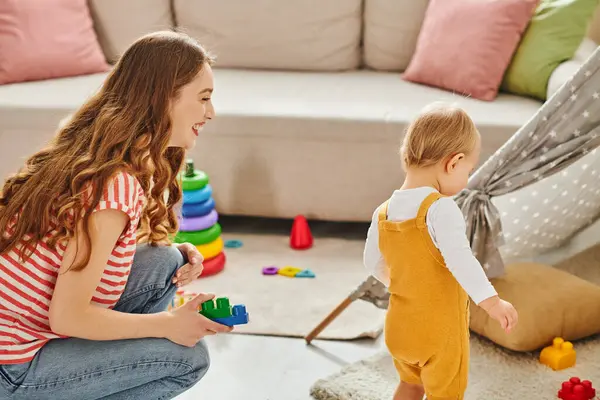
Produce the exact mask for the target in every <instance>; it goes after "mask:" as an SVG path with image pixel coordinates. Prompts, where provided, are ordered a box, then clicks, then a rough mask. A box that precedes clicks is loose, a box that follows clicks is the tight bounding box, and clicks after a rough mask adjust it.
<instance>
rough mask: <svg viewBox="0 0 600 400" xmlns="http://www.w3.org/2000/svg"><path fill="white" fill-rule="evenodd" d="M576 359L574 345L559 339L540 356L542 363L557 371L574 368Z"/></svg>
mask: <svg viewBox="0 0 600 400" xmlns="http://www.w3.org/2000/svg"><path fill="white" fill-rule="evenodd" d="M576 358H577V354H576V353H575V350H574V349H573V343H571V342H565V341H564V339H562V338H559V337H557V338H555V339H554V340H553V341H552V346H548V347H545V348H544V349H543V350H542V352H541V354H540V362H541V363H542V364H544V365H547V366H548V367H550V368H552V369H553V370H555V371H558V370H561V369H565V368H570V367H572V366H574V365H575V360H576Z"/></svg>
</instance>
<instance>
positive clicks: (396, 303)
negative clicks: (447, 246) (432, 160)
mask: <svg viewBox="0 0 600 400" xmlns="http://www.w3.org/2000/svg"><path fill="white" fill-rule="evenodd" d="M440 197H442V196H441V195H440V194H439V193H432V194H430V195H429V196H427V198H426V199H425V200H424V201H423V203H422V204H421V206H420V208H419V212H418V214H417V217H416V218H414V219H410V220H406V221H401V222H394V221H388V220H387V203H388V202H387V201H386V202H385V203H384V204H383V206H382V207H381V209H380V212H379V218H378V220H379V221H378V228H379V248H380V251H381V254H382V256H383V258H384V260H385V263H386V265H387V267H388V272H389V277H390V286H389V292H390V303H389V307H388V311H387V316H386V321H385V342H386V345H387V348H388V350H389V351H390V353H391V355H392V356H393V358H394V364H395V366H396V369H397V370H398V374H399V375H400V379H401V380H402V381H405V382H408V383H420V384H423V386H424V387H425V393H426V394H427V399H428V400H441V399H444V400H446V399H448V400H449V399H459V400H460V399H463V396H464V392H465V389H466V386H467V377H468V370H469V297H468V295H467V294H466V292H465V291H464V289H463V288H462V287H461V286H460V285H459V284H458V282H457V281H456V279H455V278H454V277H453V275H452V273H451V272H450V271H449V270H448V268H446V265H445V263H444V259H443V257H442V254H441V253H440V251H439V250H438V249H437V247H436V246H435V244H434V243H433V241H432V239H431V237H430V235H429V231H428V230H427V224H426V217H427V211H428V210H429V207H430V206H431V204H433V203H434V202H435V201H436V200H438V199H439V198H440Z"/></svg>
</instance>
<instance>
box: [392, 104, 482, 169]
mask: <svg viewBox="0 0 600 400" xmlns="http://www.w3.org/2000/svg"><path fill="white" fill-rule="evenodd" d="M478 136H479V132H478V131H477V128H476V127H475V124H474V123H473V120H472V119H471V117H469V115H468V114H467V113H466V112H465V111H464V110H463V109H462V108H460V107H458V106H456V105H454V104H447V103H439V102H436V103H432V104H430V105H429V106H427V107H425V108H424V109H423V111H422V112H421V113H420V114H419V116H418V117H417V118H415V120H414V121H413V122H412V123H411V124H410V125H409V127H408V129H407V130H406V135H405V136H404V140H403V141H402V146H401V147H400V156H401V157H402V163H403V165H404V168H409V167H429V166H431V165H435V164H437V163H438V162H440V161H442V160H443V159H445V158H446V157H450V156H452V155H454V154H458V153H465V154H469V153H470V152H471V151H473V149H474V148H475V145H476V143H477V137H478Z"/></svg>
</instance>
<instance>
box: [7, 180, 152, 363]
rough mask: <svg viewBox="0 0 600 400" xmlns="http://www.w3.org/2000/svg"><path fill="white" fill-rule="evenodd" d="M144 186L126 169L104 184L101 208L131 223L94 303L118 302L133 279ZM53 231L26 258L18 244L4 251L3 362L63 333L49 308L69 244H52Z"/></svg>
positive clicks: (28, 354)
mask: <svg viewBox="0 0 600 400" xmlns="http://www.w3.org/2000/svg"><path fill="white" fill-rule="evenodd" d="M145 200H146V198H145V196H144V192H143V190H142V188H141V186H140V184H139V182H138V181H137V179H136V178H134V177H133V176H132V175H130V174H128V173H125V172H120V173H118V174H117V175H115V176H114V178H112V179H110V180H109V181H108V183H107V185H106V187H105V188H104V193H103V195H102V198H101V199H100V203H99V204H98V206H97V207H96V208H95V210H96V211H99V210H104V209H116V210H121V211H123V212H124V213H126V214H127V215H128V216H129V222H130V223H129V224H128V225H127V228H126V229H125V230H124V232H123V233H122V235H121V236H120V237H119V239H118V241H117V243H116V244H115V247H114V249H113V251H112V254H111V255H110V257H109V259H108V262H107V265H106V268H105V269H104V273H103V274H102V278H101V280H100V284H99V285H98V287H97V288H96V291H95V293H94V296H93V298H92V303H93V304H96V305H98V306H101V307H106V308H112V307H114V306H115V304H116V303H117V301H118V300H119V298H120V297H121V294H122V293H123V290H124V289H125V284H126V283H127V278H128V276H129V272H130V270H131V264H132V262H133V255H134V254H135V246H136V231H137V226H138V222H139V219H140V216H141V212H142V209H143V207H144V203H145ZM49 237H50V234H48V235H46V237H45V238H44V239H43V240H42V241H41V242H39V243H38V244H37V245H36V246H35V249H34V251H33V253H32V255H31V257H30V258H29V259H28V260H27V262H26V263H21V262H20V261H19V260H20V257H19V255H20V252H19V250H18V249H15V250H12V251H10V252H8V253H5V254H0V364H16V363H22V362H26V361H30V360H31V359H32V358H33V357H34V356H35V354H36V352H37V351H38V350H39V349H40V348H41V347H42V346H43V345H44V344H46V342H47V341H48V340H50V339H55V338H62V337H64V336H59V335H57V334H55V333H53V332H52V330H51V329H50V325H49V319H48V311H49V307H50V300H51V299H52V294H53V292H54V285H55V283H56V277H57V274H58V270H59V269H60V266H61V262H62V258H63V255H64V252H65V250H66V246H64V245H58V246H57V247H56V250H51V249H50V248H49V247H48V245H47V239H48V238H49Z"/></svg>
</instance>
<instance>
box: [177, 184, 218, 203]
mask: <svg viewBox="0 0 600 400" xmlns="http://www.w3.org/2000/svg"><path fill="white" fill-rule="evenodd" d="M212 192H213V190H212V186H210V184H207V185H206V186H204V187H203V188H202V189H198V190H184V191H183V204H198V203H204V202H205V201H206V200H208V199H210V196H212Z"/></svg>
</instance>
